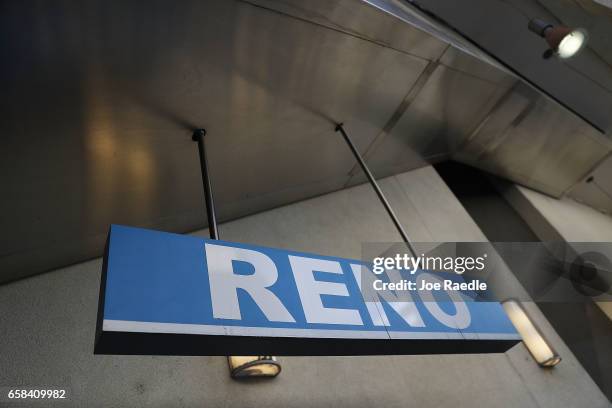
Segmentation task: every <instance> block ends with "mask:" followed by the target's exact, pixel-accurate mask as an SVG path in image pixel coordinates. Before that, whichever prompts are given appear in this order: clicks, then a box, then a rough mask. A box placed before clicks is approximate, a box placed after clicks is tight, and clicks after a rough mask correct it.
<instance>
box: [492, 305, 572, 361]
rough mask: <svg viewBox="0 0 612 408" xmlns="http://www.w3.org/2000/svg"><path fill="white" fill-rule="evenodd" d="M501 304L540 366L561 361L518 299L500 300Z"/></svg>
mask: <svg viewBox="0 0 612 408" xmlns="http://www.w3.org/2000/svg"><path fill="white" fill-rule="evenodd" d="M502 306H503V307H504V310H505V311H506V314H507V315H508V317H509V318H510V321H511V322H512V324H513V325H514V327H515V328H516V331H518V332H519V334H520V335H521V338H522V339H523V343H524V344H525V347H527V350H529V353H531V355H532V357H533V358H534V360H535V361H536V362H537V363H538V364H539V365H540V366H542V367H554V366H556V365H557V364H559V363H560V362H561V357H559V355H558V354H557V352H556V351H555V350H554V349H553V348H552V346H551V345H550V344H549V343H548V341H546V339H545V338H544V336H542V333H541V332H540V330H538V328H537V327H536V326H535V325H534V324H533V322H532V321H531V319H530V318H529V316H528V315H527V313H526V312H525V309H523V306H521V304H520V303H519V302H518V301H516V300H514V299H509V300H506V301H504V302H502Z"/></svg>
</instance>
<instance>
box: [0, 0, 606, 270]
mask: <svg viewBox="0 0 612 408" xmlns="http://www.w3.org/2000/svg"><path fill="white" fill-rule="evenodd" d="M0 33H1V35H0V38H1V40H0V41H1V43H0V53H1V54H0V55H1V56H2V61H3V63H2V64H1V65H0V78H2V81H3V91H2V93H1V94H0V115H1V118H2V120H0V135H2V149H1V150H0V183H1V185H2V187H3V199H2V200H0V225H1V226H2V228H1V229H0V282H2V281H9V280H13V279H18V278H21V277H25V276H28V275H31V274H35V273H39V272H42V271H45V270H49V269H52V268H56V267H59V266H64V265H67V264H70V263H74V262H78V261H81V260H84V259H87V258H91V257H95V256H99V255H100V254H101V252H102V248H103V245H104V240H105V237H106V233H107V229H108V226H109V224H110V223H119V224H129V225H135V226H143V227H149V228H156V229H161V230H167V231H175V232H187V231H192V230H195V229H198V228H201V227H203V226H204V220H205V216H204V206H203V202H202V192H201V180H200V173H199V167H198V156H197V151H196V146H195V144H194V143H193V142H192V141H191V139H190V134H191V130H192V129H193V128H196V127H205V128H206V129H207V131H208V135H207V136H206V143H207V149H208V155H209V160H210V166H211V176H212V178H213V186H214V190H215V193H216V199H217V206H218V210H219V215H220V218H221V220H228V219H233V218H237V217H241V216H245V215H248V214H251V213H255V212H259V211H263V210H266V209H270V208H273V207H276V206H279V205H283V204H287V203H290V202H293V201H297V200H302V199H305V198H308V197H312V196H315V195H319V194H323V193H326V192H330V191H333V190H337V189H340V188H343V187H345V186H347V185H351V184H355V183H359V182H361V181H363V179H362V176H361V174H360V173H359V172H358V171H357V168H356V167H355V162H354V159H353V157H352V156H351V154H350V152H349V150H348V148H347V146H346V145H345V144H344V142H343V140H342V138H341V137H340V136H339V135H338V134H336V133H334V131H333V128H334V123H335V122H344V123H345V128H346V130H347V131H348V132H349V133H350V135H351V136H352V137H353V138H354V139H355V142H356V143H357V146H358V148H359V149H360V150H361V151H362V152H364V153H365V154H366V157H367V160H368V162H369V163H370V165H371V166H372V168H373V170H374V172H375V174H377V176H380V177H382V176H387V175H390V174H394V173H397V172H400V171H406V170H409V169H412V168H416V167H419V166H422V165H423V164H424V163H427V162H433V161H438V160H443V159H446V158H449V157H455V158H457V159H459V160H464V161H466V162H471V163H472V164H474V165H478V166H480V167H482V168H486V169H488V170H489V171H494V172H498V173H503V174H504V175H506V176H507V177H508V178H511V179H515V180H516V181H518V182H521V183H522V184H525V185H530V186H532V187H535V188H540V189H541V190H542V191H545V192H548V193H549V194H554V195H559V194H562V193H563V192H565V191H566V190H567V189H569V188H570V187H572V186H573V185H575V184H576V183H577V182H579V181H580V180H581V179H583V178H584V177H585V176H586V174H587V173H588V172H589V171H591V170H592V169H593V168H594V166H595V164H596V163H599V162H600V161H601V160H602V159H603V157H605V156H606V155H607V154H608V153H609V152H610V150H611V149H612V147H611V146H610V144H609V140H607V139H606V138H604V137H603V136H602V135H601V134H599V133H598V132H597V131H596V130H594V129H593V128H592V127H591V126H588V125H587V124H585V122H584V121H583V120H581V119H580V118H578V117H577V116H576V115H573V114H571V113H570V112H568V111H567V110H565V109H564V108H562V107H561V106H559V105H558V104H557V103H555V102H554V101H552V100H550V99H549V98H546V97H542V96H541V95H540V94H539V93H538V92H536V91H534V90H533V89H532V88H531V87H529V86H526V85H521V84H520V83H518V82H517V80H516V78H515V77H513V76H511V75H508V74H507V73H505V72H502V71H500V70H498V69H496V68H494V67H493V66H491V65H488V64H486V63H483V62H482V61H479V60H477V59H476V58H473V57H471V56H468V55H466V54H464V53H462V52H459V51H458V50H456V49H455V48H453V47H450V46H449V45H448V44H446V43H445V42H443V41H441V40H438V39H437V38H435V37H433V36H431V35H429V34H427V33H425V32H422V31H420V30H418V29H416V28H414V27H412V26H410V25H408V24H405V23H403V22H402V21H400V20H398V19H396V18H394V17H392V16H390V15H388V14H385V13H384V12H382V11H380V10H378V9H376V8H374V7H371V6H370V5H368V4H365V3H363V2H361V1H359V0H344V1H341V0H334V1H323V0H319V1H312V2H301V1H297V0H295V1H264V0H260V1H254V2H245V1H222V0H220V1H207V2H202V1H195V0H194V1H181V2H168V1H151V2H147V3H146V6H144V5H143V3H140V2H130V1H116V2H115V1H113V2H103V1H86V2H60V3H57V2H54V3H53V4H47V3H44V2H42V3H41V2H30V1H19V2H17V1H15V2H9V3H5V4H4V6H3V11H2V13H0ZM536 40H537V38H536ZM559 120H561V121H563V123H564V127H563V129H567V127H568V126H569V128H570V129H579V131H578V132H570V131H568V132H566V133H564V134H563V135H562V140H563V141H564V143H565V141H567V143H570V146H574V147H575V146H578V147H579V148H580V149H581V154H580V155H578V156H577V157H574V156H572V155H571V151H568V150H567V149H565V150H563V151H562V152H561V153H562V154H561V157H562V159H560V158H559V157H560V156H559V150H558V149H557V150H555V149H552V150H550V149H548V146H550V145H551V142H552V143H554V140H555V138H556V137H557V135H558V134H559V127H558V126H557V127H556V124H557V123H558V122H559ZM496 126H497V127H496ZM530 129H535V130H536V131H537V132H538V135H539V136H538V139H537V140H538V146H539V147H538V150H537V152H538V160H540V163H541V165H538V166H537V168H535V167H534V166H536V164H537V163H538V161H536V162H534V161H533V157H530V158H528V159H526V160H522V161H521V160H518V161H517V160H516V154H517V152H518V153H520V152H522V151H524V150H525V149H526V148H527V147H529V143H530V142H532V141H533V139H532V138H531V134H530ZM499 132H501V133H502V134H503V135H504V137H503V138H497V137H496V135H497V134H498V133H499ZM561 133H563V132H561ZM483 149H484V150H483ZM570 156H571V160H569V162H567V158H568V157H570ZM560 160H562V161H564V163H567V164H566V166H565V170H564V171H562V172H559V171H558V166H559V161H560ZM521 166H522V167H521ZM509 169H510V170H509ZM512 169H514V170H512ZM221 233H222V231H221Z"/></svg>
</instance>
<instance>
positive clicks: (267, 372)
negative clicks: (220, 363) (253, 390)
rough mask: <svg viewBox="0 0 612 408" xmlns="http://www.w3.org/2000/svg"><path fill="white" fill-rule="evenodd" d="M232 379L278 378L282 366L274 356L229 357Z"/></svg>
mask: <svg viewBox="0 0 612 408" xmlns="http://www.w3.org/2000/svg"><path fill="white" fill-rule="evenodd" d="M227 361H228V363H229V366H230V375H231V376H232V378H235V379H239V378H253V377H276V376H277V375H278V374H279V373H280V372H281V366H280V364H279V363H278V361H276V357H274V356H229V357H228V358H227Z"/></svg>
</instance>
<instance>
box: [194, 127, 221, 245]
mask: <svg viewBox="0 0 612 408" xmlns="http://www.w3.org/2000/svg"><path fill="white" fill-rule="evenodd" d="M205 135H206V130H204V129H196V130H194V131H193V136H191V139H192V140H193V141H194V142H198V152H199V153H200V170H201V171H202V183H203V184H204V201H206V216H207V218H208V232H209V234H210V238H211V239H219V231H218V230H217V214H216V213H215V203H214V201H213V195H212V186H211V184H210V177H208V164H207V162H206V151H205V150H204V136H205Z"/></svg>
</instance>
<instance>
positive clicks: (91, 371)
mask: <svg viewBox="0 0 612 408" xmlns="http://www.w3.org/2000/svg"><path fill="white" fill-rule="evenodd" d="M381 184H382V186H383V189H384V191H385V192H386V194H387V195H388V197H389V199H390V201H391V203H392V205H393V206H394V208H395V210H396V211H397V213H398V215H399V216H400V218H401V220H402V222H403V224H404V225H405V227H406V229H407V230H408V231H409V232H410V234H411V235H412V237H413V239H414V240H415V241H430V240H431V241H435V240H438V241H443V240H447V241H459V240H462V241H479V240H484V236H483V235H482V233H481V232H480V230H479V229H478V228H477V226H476V225H475V224H474V222H473V221H472V220H471V219H470V218H469V216H468V215H467V213H466V212H465V210H464V209H463V208H462V207H461V205H460V204H459V202H458V201H457V200H456V198H455V197H454V196H453V195H452V193H451V192H450V190H449V189H448V188H447V186H446V185H445V184H444V183H443V182H442V180H441V179H440V177H439V176H438V175H437V173H436V172H435V170H433V168H431V167H425V168H422V169H419V170H415V171H411V172H408V173H404V174H400V175H397V176H393V177H390V178H387V179H384V180H382V181H381ZM220 232H221V236H222V237H223V238H224V239H227V240H235V241H244V242H250V243H254V244H260V245H268V246H275V247H284V248H292V249H295V250H303V251H309V252H315V253H321V254H329V255H332V254H333V255H336V256H341V257H352V258H358V257H360V252H361V242H369V241H383V242H384V241H386V242H389V241H397V240H399V236H398V235H397V233H396V232H395V230H394V228H393V225H392V224H391V222H390V221H389V220H388V218H387V216H386V213H385V212H384V209H383V208H382V206H381V205H380V204H379V203H378V201H377V198H376V196H375V195H374V193H373V192H372V190H371V189H370V187H369V186H368V185H360V186H357V187H353V188H350V189H346V190H342V191H338V192H335V193H332V194H328V195H324V196H320V197H317V198H314V199H311V200H307V201H302V202H298V203H295V204H292V205H289V206H285V207H281V208H277V209H274V210H271V211H267V212H264V213H260V214H256V215H253V216H249V217H246V218H243V219H239V220H236V221H233V222H229V223H226V224H224V225H222V226H221V229H220ZM197 235H202V236H204V235H206V232H205V231H200V232H198V233H197ZM100 269H101V261H100V260H99V259H96V260H93V261H90V262H85V263H81V264H78V265H74V266H70V267H67V268H62V269H59V270H56V271H54V272H51V273H47V274H44V275H39V276H36V277H32V278H28V279H25V280H21V281H17V282H13V283H11V284H7V285H4V286H0V311H1V313H0V328H1V329H2V335H1V336H0V367H2V368H1V371H0V386H25V385H31V386H36V385H39V386H40V385H48V386H57V387H69V388H70V389H71V390H72V399H70V400H69V401H66V402H61V403H57V406H62V407H67V406H75V407H82V406H104V407H107V406H113V407H122V406H126V407H127V406H129V407H137V406H145V405H147V406H153V407H165V406H184V407H191V406H193V407H195V406H198V407H201V406H228V407H229V406H240V407H249V406H266V407H286V406H290V405H291V406H300V407H302V406H313V407H314V406H330V405H334V406H335V407H355V406H381V407H405V406H417V407H452V408H460V407H474V406H480V407H491V406H495V407H513V408H515V407H551V408H553V407H554V408H558V407H576V408H578V407H608V406H609V403H608V401H607V400H606V398H605V397H604V396H603V394H602V393H601V392H600V391H599V389H598V388H597V386H596V385H595V384H594V383H593V381H592V380H591V379H590V377H589V376H588V375H587V374H586V373H585V371H584V370H583V368H582V367H581V366H580V365H579V364H578V363H577V361H576V359H575V358H574V357H573V355H572V354H571V352H569V350H568V349H567V347H566V346H565V345H564V344H563V342H562V341H561V340H560V339H559V337H558V336H557V335H556V334H555V333H554V332H553V331H552V329H551V328H550V325H548V323H547V322H546V321H545V320H544V319H543V318H542V315H541V314H540V313H539V311H538V310H537V308H534V307H533V305H527V307H528V310H529V312H530V313H531V314H532V315H533V318H534V319H535V320H536V321H537V323H538V324H539V325H540V326H541V328H542V329H543V330H544V332H545V333H546V334H547V336H548V338H549V339H550V340H551V342H552V343H553V345H554V346H555V347H556V348H557V350H558V351H559V352H560V354H561V355H562V356H563V359H564V361H563V362H562V363H561V364H560V365H559V366H558V367H556V368H555V369H553V370H543V369H540V368H539V367H538V366H537V365H536V364H535V362H534V361H533V360H532V359H531V357H530V356H529V354H528V353H527V351H526V350H525V348H524V346H523V345H522V344H519V345H517V346H515V347H514V348H513V349H511V350H510V351H508V352H507V353H505V354H490V355H433V356H387V357H325V358H321V357H318V358H311V357H295V358H281V359H280V360H281V363H282V365H283V372H282V373H281V375H280V376H279V377H278V378H276V379H275V380H272V381H257V382H252V383H244V382H240V383H238V382H235V381H232V380H231V379H230V378H229V375H228V370H227V363H226V360H225V358H220V357H136V356H134V357H131V356H128V357H126V356H116V357H115V356H94V355H93V354H92V348H93V338H94V326H95V318H96V309H97V300H98V289H99V283H100V282H99V279H100ZM508 275H509V276H508V279H513V277H512V276H510V274H508ZM18 406H23V405H18Z"/></svg>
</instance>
